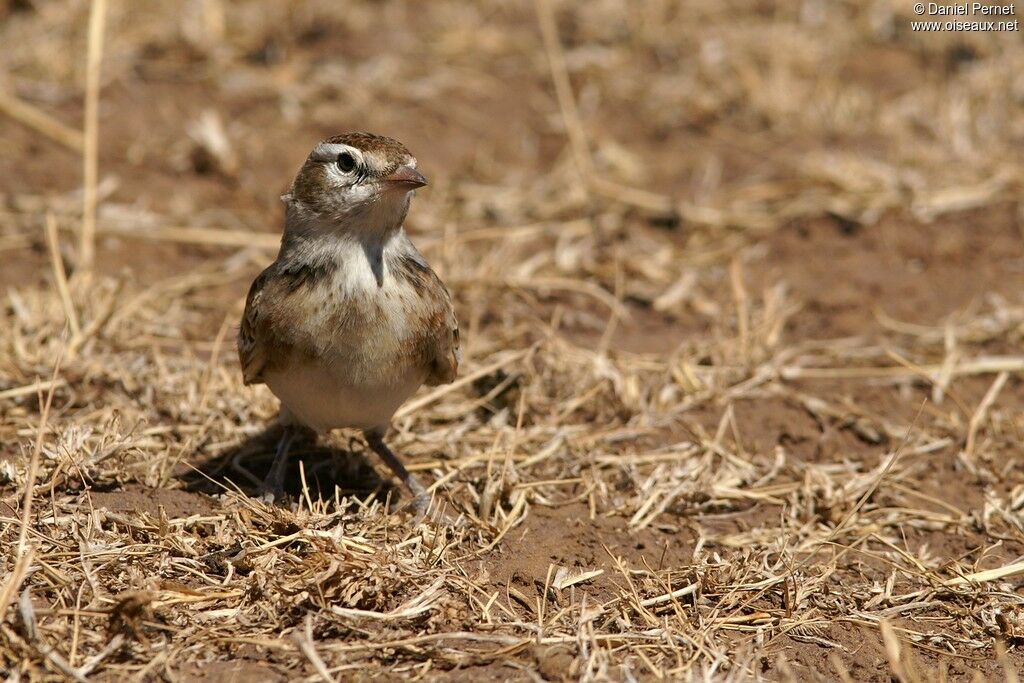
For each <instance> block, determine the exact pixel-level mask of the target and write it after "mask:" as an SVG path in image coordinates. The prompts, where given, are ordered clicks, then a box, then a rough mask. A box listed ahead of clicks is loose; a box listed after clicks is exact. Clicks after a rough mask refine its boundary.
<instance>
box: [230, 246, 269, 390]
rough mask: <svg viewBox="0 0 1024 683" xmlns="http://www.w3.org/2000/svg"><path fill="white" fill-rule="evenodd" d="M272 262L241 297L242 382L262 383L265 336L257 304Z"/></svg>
mask: <svg viewBox="0 0 1024 683" xmlns="http://www.w3.org/2000/svg"><path fill="white" fill-rule="evenodd" d="M273 268H274V266H273V265H271V266H270V267H269V268H267V269H266V270H264V271H263V272H262V273H260V274H259V275H258V276H257V277H256V279H255V280H253V283H252V286H251V287H250V288H249V296H247V297H246V298H245V313H243V314H242V323H241V325H240V326H239V328H238V360H239V361H240V362H241V364H242V380H243V381H244V382H245V383H246V384H262V383H263V369H264V367H266V365H267V359H268V348H267V347H268V341H269V340H268V339H267V338H266V337H267V329H266V327H267V325H266V316H265V310H266V306H265V305H264V306H262V307H261V305H260V304H261V303H262V299H263V289H264V287H265V286H266V284H267V281H268V280H270V277H271V275H272V270H273Z"/></svg>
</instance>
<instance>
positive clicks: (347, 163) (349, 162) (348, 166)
mask: <svg viewBox="0 0 1024 683" xmlns="http://www.w3.org/2000/svg"><path fill="white" fill-rule="evenodd" d="M355 167H356V158H355V157H354V156H352V155H351V154H349V153H348V152H342V153H341V154H339V155H338V168H339V169H341V171H342V173H351V172H352V170H353V169H355Z"/></svg>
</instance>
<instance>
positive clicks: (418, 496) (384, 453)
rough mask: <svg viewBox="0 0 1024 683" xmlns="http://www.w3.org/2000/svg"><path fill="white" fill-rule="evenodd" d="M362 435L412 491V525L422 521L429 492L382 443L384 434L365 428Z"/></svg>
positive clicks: (428, 505) (426, 508)
mask: <svg viewBox="0 0 1024 683" xmlns="http://www.w3.org/2000/svg"><path fill="white" fill-rule="evenodd" d="M363 435H364V436H365V437H366V443H367V444H368V445H369V446H370V448H371V449H372V450H373V452H374V453H376V454H377V455H379V456H380V459H381V460H383V461H384V462H385V464H387V466H388V467H389V468H391V471H392V472H394V474H395V476H396V477H398V478H399V479H401V480H402V483H403V484H405V486H406V488H408V489H409V491H411V492H412V494H413V499H412V501H411V502H410V503H409V504H410V506H411V507H412V509H413V510H414V511H415V513H416V515H415V517H414V518H413V526H415V525H417V524H419V523H420V522H421V521H423V517H424V516H425V515H426V514H427V510H428V509H429V508H430V493H429V492H428V491H427V489H426V487H425V486H423V484H421V483H420V482H419V480H418V479H417V478H416V477H415V476H413V474H412V473H411V472H409V470H407V469H405V465H403V464H402V461H401V460H399V459H398V456H397V455H395V454H394V452H392V450H391V449H390V448H388V446H387V444H386V443H384V435H383V434H382V433H381V432H379V431H377V430H367V431H365V432H363Z"/></svg>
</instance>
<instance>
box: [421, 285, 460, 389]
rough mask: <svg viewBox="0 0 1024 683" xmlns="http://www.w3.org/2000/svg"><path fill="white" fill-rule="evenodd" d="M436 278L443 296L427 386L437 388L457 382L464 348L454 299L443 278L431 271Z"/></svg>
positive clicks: (435, 326)
mask: <svg viewBox="0 0 1024 683" xmlns="http://www.w3.org/2000/svg"><path fill="white" fill-rule="evenodd" d="M430 274H431V275H433V276H434V278H433V279H434V280H435V282H436V283H437V287H438V288H439V289H440V291H441V293H442V294H443V296H442V297H441V302H439V303H440V304H441V305H440V306H439V308H440V310H439V312H438V313H439V314H438V315H436V317H435V319H434V320H435V323H434V325H432V327H433V332H434V335H433V336H434V343H433V354H432V355H431V358H430V369H429V372H428V373H427V384H429V385H430V386H436V385H438V384H448V383H450V382H453V381H455V377H456V376H457V375H458V374H459V363H460V362H461V361H462V346H461V345H460V343H459V321H458V319H457V318H456V317H455V307H454V306H452V297H451V295H450V294H448V290H447V289H446V288H445V286H444V283H442V282H441V278H439V277H437V275H436V274H434V271H430Z"/></svg>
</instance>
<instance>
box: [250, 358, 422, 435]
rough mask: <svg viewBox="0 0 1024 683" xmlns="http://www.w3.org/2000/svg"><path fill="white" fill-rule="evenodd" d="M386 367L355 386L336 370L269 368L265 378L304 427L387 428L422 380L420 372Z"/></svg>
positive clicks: (324, 428)
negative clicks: (378, 378)
mask: <svg viewBox="0 0 1024 683" xmlns="http://www.w3.org/2000/svg"><path fill="white" fill-rule="evenodd" d="M391 370H392V372H390V373H388V378H387V381H383V378H382V379H381V381H377V382H375V381H372V379H371V380H370V381H368V382H365V383H361V384H358V385H357V384H354V383H353V382H352V381H351V380H350V379H349V376H348V374H347V373H345V372H344V371H343V370H340V369H338V370H334V369H331V370H328V369H325V368H322V367H314V366H313V365H303V366H292V367H291V368H289V369H288V371H287V372H279V373H269V374H268V375H267V377H266V383H267V386H269V387H270V390H271V391H272V392H274V395H275V396H277V397H278V398H279V399H280V400H281V404H282V406H283V407H284V408H286V409H287V412H288V413H291V416H292V420H293V421H295V422H298V423H300V424H302V425H305V426H306V427H311V428H313V429H315V430H317V431H320V432H326V431H329V430H331V429H341V428H344V427H351V428H356V429H386V428H387V426H388V424H389V423H390V422H391V417H392V416H393V415H394V414H395V411H396V410H398V407H399V406H401V405H402V403H404V402H405V401H406V399H408V398H409V397H410V396H412V395H413V393H415V392H416V390H417V389H418V388H419V387H420V385H421V384H422V383H423V373H422V372H421V371H418V370H415V369H413V368H409V369H407V370H399V371H398V372H395V371H394V370H395V368H391ZM286 418H287V415H286Z"/></svg>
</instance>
